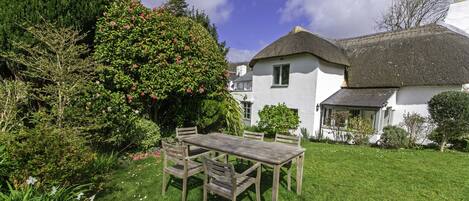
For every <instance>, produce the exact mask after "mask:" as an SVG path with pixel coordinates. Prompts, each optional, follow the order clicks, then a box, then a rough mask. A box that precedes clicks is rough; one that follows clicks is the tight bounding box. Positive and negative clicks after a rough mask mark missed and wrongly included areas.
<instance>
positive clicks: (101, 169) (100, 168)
mask: <svg viewBox="0 0 469 201" xmlns="http://www.w3.org/2000/svg"><path fill="white" fill-rule="evenodd" d="M117 161H118V155H117V154H116V153H114V152H111V153H109V154H97V156H96V160H94V162H93V172H95V173H101V174H102V173H108V172H110V171H111V170H112V169H113V168H114V167H116V166H117Z"/></svg>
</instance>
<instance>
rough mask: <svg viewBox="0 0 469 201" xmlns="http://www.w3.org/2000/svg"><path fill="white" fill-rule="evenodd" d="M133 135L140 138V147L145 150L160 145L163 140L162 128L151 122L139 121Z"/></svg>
mask: <svg viewBox="0 0 469 201" xmlns="http://www.w3.org/2000/svg"><path fill="white" fill-rule="evenodd" d="M133 133H134V134H135V135H136V136H138V137H136V138H137V140H138V141H139V145H140V147H141V148H143V149H144V150H148V149H150V148H153V147H156V146H158V145H159V142H160V139H161V134H160V127H158V125H157V124H156V123H155V122H153V121H151V120H147V119H139V120H138V121H137V122H136V124H135V128H134V131H133Z"/></svg>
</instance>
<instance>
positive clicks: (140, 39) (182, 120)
mask: <svg viewBox="0 0 469 201" xmlns="http://www.w3.org/2000/svg"><path fill="white" fill-rule="evenodd" d="M94 57H95V58H96V60H97V61H98V62H99V63H100V64H101V67H100V71H99V76H100V81H101V83H102V85H103V86H104V87H105V89H106V90H109V91H112V93H118V94H123V95H124V97H125V101H126V103H127V104H128V105H129V106H130V107H131V108H133V109H134V110H138V111H140V112H141V115H142V116H145V117H148V118H149V119H152V120H153V121H155V122H158V123H159V124H160V127H161V129H162V130H163V131H164V132H166V131H168V130H173V129H174V127H176V126H193V125H194V123H202V124H206V121H205V120H199V119H194V117H198V114H197V112H198V111H200V108H199V106H201V105H202V104H205V103H204V102H203V101H205V100H215V101H229V100H226V99H225V98H226V94H227V93H228V92H227V91H226V89H225V87H226V83H227V76H228V74H227V73H226V71H225V69H226V68H227V63H226V61H225V59H224V55H223V54H221V52H220V51H218V46H217V44H216V42H215V41H214V40H213V38H212V37H211V36H210V34H209V33H208V32H207V31H206V30H205V29H204V28H203V27H202V26H201V25H199V24H198V23H196V22H194V21H192V20H191V19H189V18H186V17H175V16H173V15H172V14H171V13H170V12H168V11H166V10H165V9H164V8H158V9H155V10H153V11H151V10H149V9H147V8H146V7H144V6H142V5H141V4H140V3H139V2H137V1H132V2H130V1H125V0H124V1H118V2H116V3H114V4H112V6H111V7H110V8H109V10H108V11H107V12H106V14H105V16H104V17H103V18H101V19H100V20H99V22H98V33H97V34H96V52H95V54H94ZM202 106H203V105H202ZM207 112H211V111H207ZM223 118H226V117H223ZM214 122H219V121H214ZM207 127H212V125H210V126H207ZM213 127H217V126H213Z"/></svg>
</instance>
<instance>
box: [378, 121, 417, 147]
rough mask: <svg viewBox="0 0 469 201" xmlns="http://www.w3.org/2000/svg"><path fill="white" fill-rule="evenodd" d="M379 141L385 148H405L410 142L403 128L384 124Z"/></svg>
mask: <svg viewBox="0 0 469 201" xmlns="http://www.w3.org/2000/svg"><path fill="white" fill-rule="evenodd" d="M381 143H382V146H383V147H386V148H407V147H409V146H410V145H411V143H412V142H411V140H410V139H409V134H408V133H407V132H406V131H405V130H404V129H402V128H399V127H397V126H386V127H384V128H383V134H382V135H381Z"/></svg>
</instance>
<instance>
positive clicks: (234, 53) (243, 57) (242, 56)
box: [227, 48, 257, 62]
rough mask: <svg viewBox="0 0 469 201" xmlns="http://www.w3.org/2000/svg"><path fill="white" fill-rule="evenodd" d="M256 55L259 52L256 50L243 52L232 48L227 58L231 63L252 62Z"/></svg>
mask: <svg viewBox="0 0 469 201" xmlns="http://www.w3.org/2000/svg"><path fill="white" fill-rule="evenodd" d="M256 53H257V51H255V50H243V49H236V48H230V51H229V52H228V55H227V58H228V61H229V62H244V61H250V60H251V59H252V57H254V55H255V54H256Z"/></svg>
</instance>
